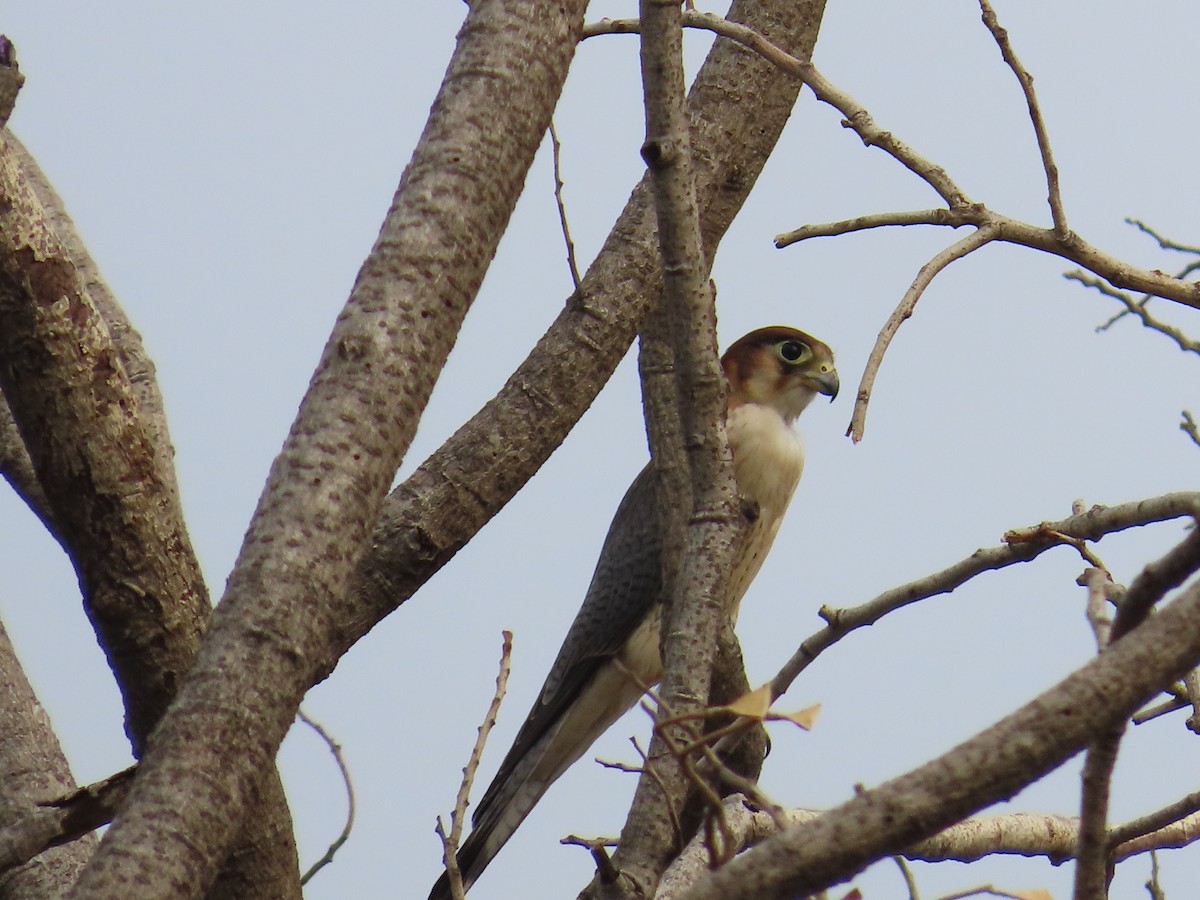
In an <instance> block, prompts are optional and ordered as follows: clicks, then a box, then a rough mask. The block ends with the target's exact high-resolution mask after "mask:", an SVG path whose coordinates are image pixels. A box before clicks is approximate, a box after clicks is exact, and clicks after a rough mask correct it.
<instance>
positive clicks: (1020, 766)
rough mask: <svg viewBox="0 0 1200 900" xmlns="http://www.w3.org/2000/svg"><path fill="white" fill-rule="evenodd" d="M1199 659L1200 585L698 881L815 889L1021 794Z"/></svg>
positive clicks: (698, 894) (757, 892)
mask: <svg viewBox="0 0 1200 900" xmlns="http://www.w3.org/2000/svg"><path fill="white" fill-rule="evenodd" d="M1197 659H1200V585H1192V586H1191V587H1189V588H1187V589H1185V590H1184V591H1183V592H1182V593H1181V594H1180V595H1179V596H1178V597H1177V598H1176V599H1175V600H1174V601H1173V602H1172V603H1171V604H1170V605H1169V606H1167V607H1166V608H1164V609H1162V610H1161V611H1160V612H1159V614H1158V615H1156V616H1154V617H1152V618H1151V619H1149V620H1148V621H1147V622H1145V623H1144V624H1143V625H1142V626H1140V627H1139V628H1138V629H1137V630H1136V631H1134V632H1132V633H1130V634H1129V635H1127V636H1126V637H1125V638H1124V639H1122V640H1120V641H1117V642H1116V643H1114V644H1113V645H1112V646H1111V647H1110V648H1109V650H1107V651H1106V652H1105V653H1104V654H1102V655H1100V656H1099V657H1097V658H1096V659H1094V660H1092V661H1091V662H1090V663H1088V664H1087V665H1085V666H1084V667H1083V668H1081V669H1079V670H1078V671H1076V672H1074V673H1073V674H1071V675H1070V676H1068V677H1067V678H1066V679H1064V680H1063V681H1062V682H1060V683H1059V684H1057V685H1055V686H1054V687H1053V688H1051V689H1049V690H1047V691H1045V692H1044V693H1042V694H1041V695H1040V696H1039V697H1037V698H1036V699H1035V700H1034V701H1033V702H1032V703H1030V704H1028V705H1026V706H1024V707H1022V708H1021V709H1019V710H1017V711H1016V712H1015V713H1012V714H1011V715H1009V716H1007V717H1005V718H1004V719H1002V720H1001V721H1000V722H998V723H996V724H995V725H993V726H992V727H991V728H989V729H987V730H986V731H984V732H982V733H980V734H979V735H976V736H975V737H973V738H970V739H969V740H967V741H966V742H964V743H962V744H960V745H959V746H958V747H956V748H954V749H953V750H951V751H949V752H948V753H946V754H944V755H943V756H941V757H939V758H938V759H935V760H933V761H932V762H929V763H927V764H925V765H923V766H921V767H920V768H918V769H916V770H914V771H912V772H909V773H908V774H906V775H902V776H900V777H899V778H896V779H894V780H892V781H889V782H887V783H886V784H884V785H881V786H880V787H878V788H875V789H873V790H868V791H864V792H862V793H860V794H859V795H857V796H856V797H854V798H853V799H851V800H849V801H848V802H846V803H845V804H843V805H842V806H840V807H838V808H837V809H835V810H832V811H830V812H828V813H826V814H824V815H822V816H821V817H820V818H818V819H816V820H815V821H813V822H811V823H808V824H806V825H802V826H798V827H794V828H790V829H788V830H787V831H785V832H782V833H780V834H778V835H776V836H774V837H772V838H770V839H768V840H767V841H765V842H764V843H762V844H761V845H759V846H758V847H756V848H754V849H753V850H750V851H748V852H746V853H743V854H742V855H741V856H739V857H737V858H736V859H734V860H733V861H731V862H730V863H729V864H728V865H726V866H725V867H724V868H722V869H720V870H719V871H717V872H714V873H712V874H711V875H709V876H708V877H706V878H704V879H703V880H702V881H701V882H700V883H698V884H697V885H696V886H695V888H693V889H692V890H691V891H689V892H688V893H687V895H686V896H687V897H689V898H690V900H708V898H712V900H716V898H723V900H739V898H752V897H754V898H756V897H769V896H781V895H788V896H792V895H803V894H809V893H814V892H816V891H818V890H821V889H823V888H824V887H826V886H828V885H830V884H832V883H834V882H836V881H840V880H843V879H845V878H848V877H851V876H852V875H853V874H855V873H856V872H858V871H860V870H861V869H862V868H863V867H864V866H866V865H868V864H869V863H870V862H872V861H873V860H876V859H879V858H881V857H883V856H886V855H889V854H893V853H895V852H897V851H898V850H900V849H901V848H903V847H906V846H909V845H911V844H912V843H914V842H915V841H918V840H921V839H923V838H926V837H929V836H931V835H933V834H935V833H937V832H938V831H940V830H941V829H943V828H946V827H948V826H949V825H951V824H953V823H954V822H956V821H958V820H959V819H961V818H963V817H964V816H966V815H969V814H971V813H972V812H974V811H975V810H978V809H981V808H983V807H985V806H987V805H989V804H991V803H994V802H996V801H998V800H1001V799H1005V798H1008V797H1011V796H1012V794H1013V793H1015V792H1016V791H1018V790H1019V789H1020V788H1021V787H1023V786H1024V785H1026V784H1029V783H1030V782H1032V781H1035V780H1036V779H1038V778H1039V777H1041V776H1042V775H1044V774H1045V773H1046V772H1049V771H1050V770H1052V769H1054V768H1056V767H1057V766H1059V765H1061V764H1062V763H1063V762H1065V761H1066V760H1067V759H1069V758H1070V757H1071V756H1073V755H1074V754H1075V753H1077V752H1078V751H1079V750H1080V749H1082V748H1083V747H1084V746H1085V745H1086V744H1087V743H1088V741H1089V740H1091V739H1092V737H1093V736H1094V735H1096V734H1098V733H1101V732H1102V731H1103V730H1105V729H1107V728H1111V727H1112V726H1113V725H1114V724H1116V723H1118V722H1122V721H1124V720H1125V719H1127V718H1128V716H1129V715H1130V714H1131V713H1132V712H1133V711H1134V710H1135V709H1137V708H1138V707H1139V706H1140V705H1141V704H1142V703H1144V702H1145V701H1146V699H1147V698H1148V697H1150V696H1152V695H1153V694H1154V693H1155V692H1156V691H1158V690H1159V689H1160V688H1161V687H1162V686H1163V685H1165V684H1169V683H1170V682H1172V681H1173V680H1174V679H1176V678H1178V677H1180V676H1181V675H1182V674H1183V672H1185V671H1186V670H1187V669H1189V668H1190V667H1192V666H1193V665H1195V663H1196V660H1197Z"/></svg>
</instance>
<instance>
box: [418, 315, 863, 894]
mask: <svg viewBox="0 0 1200 900" xmlns="http://www.w3.org/2000/svg"><path fill="white" fill-rule="evenodd" d="M721 368H722V371H723V372H724V373H725V380H726V383H727V387H728V391H727V396H728V409H727V413H726V422H725V427H726V433H727V436H728V440H729V448H730V450H731V451H732V453H733V468H734V476H735V478H736V480H737V486H738V492H739V494H741V496H742V499H743V500H744V501H745V502H746V503H748V504H750V505H751V507H752V508H756V509H757V512H758V515H757V518H755V520H754V522H753V523H752V524H751V525H750V527H749V528H748V530H747V533H746V535H745V537H744V539H743V541H742V545H741V547H740V549H739V551H738V553H737V556H736V557H735V561H734V566H733V570H732V572H731V573H730V578H729V586H728V592H727V596H726V610H727V613H728V615H729V618H730V620H731V621H734V620H736V618H737V612H738V607H739V606H740V604H741V600H742V596H743V595H744V594H745V593H746V589H747V588H748V587H749V586H750V582H751V581H753V580H754V576H755V575H757V574H758V570H759V568H760V567H761V566H762V563H763V560H764V559H765V558H766V555H767V552H768V551H769V550H770V549H771V544H772V542H773V541H774V540H775V535H776V533H778V531H779V525H780V523H781V522H782V521H783V514H784V512H785V511H786V510H787V506H788V503H789V502H790V501H791V499H792V494H793V492H794V491H795V490H796V485H797V484H798V483H799V481H800V473H801V471H802V470H803V468H804V447H803V444H802V443H801V441H800V435H799V434H797V433H796V431H795V429H794V428H793V424H794V422H795V421H796V418H797V417H798V416H799V415H800V413H802V412H803V411H804V409H805V407H807V406H808V404H809V403H811V402H812V400H813V399H814V398H815V397H816V396H817V395H818V394H823V395H825V396H827V397H829V398H830V400H831V401H832V399H833V398H834V397H836V396H837V393H838V386H839V385H838V375H837V369H836V368H835V367H834V362H833V351H832V350H830V349H829V347H828V346H826V345H825V344H823V343H821V341H819V340H817V339H816V338H813V337H810V336H809V335H807V334H805V333H804V332H803V331H798V330H796V329H795V328H789V327H787V326H782V325H775V326H771V327H768V328H760V329H758V330H757V331H752V332H750V333H749V334H747V335H746V336H745V337H743V338H741V339H739V340H738V341H736V342H734V344H733V345H732V346H731V347H730V348H729V349H728V350H727V351H726V352H725V355H724V356H723V357H722V358H721ZM659 522H660V517H659V514H658V506H657V501H656V499H655V476H654V470H653V467H652V466H650V465H647V466H646V468H644V469H643V470H642V472H641V474H639V475H638V476H637V478H635V479H634V481H633V484H632V485H630V487H629V490H628V491H627V492H626V494H625V497H624V499H623V500H622V501H621V504H620V506H618V507H617V512H616V515H615V516H614V517H613V521H612V524H611V525H610V526H609V529H608V536H607V537H606V538H605V539H604V546H603V548H602V549H601V551H600V560H599V562H598V563H597V564H596V571H595V574H593V575H592V581H591V585H590V586H589V587H588V591H587V595H586V596H585V597H584V601H583V606H582V607H581V608H580V610H579V613H578V614H577V615H576V616H575V621H574V622H573V623H572V624H571V628H570V630H569V631H568V632H567V637H566V639H565V640H564V641H563V645H562V648H561V649H560V650H559V651H558V657H557V659H555V661H554V665H553V666H552V667H551V669H550V674H549V675H548V676H547V677H546V683H545V684H544V685H542V691H541V693H540V694H539V695H538V698H537V701H536V702H535V703H534V704H533V709H531V710H530V712H529V716H528V717H527V718H526V719H525V723H524V724H523V725H522V726H521V730H520V732H519V733H518V734H517V737H516V740H515V741H514V742H513V745H512V748H511V749H510V750H509V751H508V755H507V756H506V757H505V758H504V762H503V763H502V764H501V765H500V770H499V771H498V772H497V773H496V777H495V778H494V779H493V780H492V783H491V785H490V786H489V787H488V789H487V791H486V793H484V795H483V799H482V800H480V801H479V806H478V808H477V809H476V810H475V814H474V816H473V817H472V825H473V828H472V831H471V834H470V836H469V837H468V838H467V840H466V841H465V842H464V843H463V845H462V848H461V849H460V850H459V852H458V865H459V869H460V871H461V872H462V878H463V886H464V887H465V888H470V887H471V885H472V884H474V883H475V881H476V879H478V878H479V876H480V874H481V873H482V872H483V870H484V869H485V868H486V867H487V865H488V863H490V862H491V861H492V859H493V858H494V857H495V855H496V853H497V852H499V850H500V848H501V847H503V846H504V844H505V842H506V841H508V839H509V838H510V837H511V836H512V834H513V832H515V831H516V829H517V826H518V825H520V824H521V822H522V821H524V819H525V817H526V816H527V815H529V812H530V810H532V809H533V807H534V805H535V804H536V803H537V802H538V800H540V799H541V797H542V795H543V794H544V793H545V792H546V790H547V789H548V788H549V787H550V785H551V784H553V783H554V782H555V781H556V780H557V779H558V777H559V776H560V775H562V774H563V772H565V771H566V770H567V769H568V768H569V767H570V766H571V764H572V763H574V762H575V761H576V760H577V759H579V758H580V757H581V756H582V755H583V754H584V753H585V752H587V749H588V748H589V747H590V746H591V745H592V743H593V742H594V741H595V740H596V738H598V737H599V736H600V735H601V734H602V733H603V732H604V731H605V730H606V729H607V728H608V727H609V726H610V725H611V724H612V723H613V722H615V721H616V720H617V719H619V718H620V717H621V716H622V715H624V713H625V712H626V711H627V710H629V709H630V708H631V707H632V706H633V705H634V704H635V703H637V701H638V700H639V698H640V697H641V695H642V685H653V684H657V683H658V682H659V681H660V680H661V678H662V674H663V672H662V659H661V657H660V654H659V631H660V621H661V618H662V597H661V587H662V569H661V566H662V562H661V544H662V535H661V529H660V524H659ZM449 897H450V884H449V878H448V876H447V875H446V874H445V873H443V875H442V877H441V878H440V879H439V880H438V882H437V884H436V885H434V888H433V891H432V893H431V894H430V900H448V898H449Z"/></svg>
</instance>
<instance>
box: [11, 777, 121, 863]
mask: <svg viewBox="0 0 1200 900" xmlns="http://www.w3.org/2000/svg"><path fill="white" fill-rule="evenodd" d="M136 771H137V767H136V766H130V767H129V768H128V769H123V770H122V771H120V772H117V773H116V774H115V775H110V776H109V777H108V778H105V779H104V780H103V781H98V782H96V783H95V784H89V785H88V786H87V787H83V788H80V789H79V790H77V791H72V792H71V793H69V794H67V795H66V796H64V797H61V798H59V799H57V800H53V801H50V802H47V803H40V804H38V805H37V806H35V807H33V808H32V809H30V810H28V811H27V812H26V813H24V814H23V815H20V816H17V817H14V818H13V819H12V820H10V821H7V822H5V823H4V826H3V828H0V872H7V871H9V870H10V869H12V868H15V867H16V866H20V865H23V864H24V863H26V862H28V861H29V860H31V859H33V858H34V857H35V856H37V855H38V854H40V853H42V852H43V851H45V850H46V849H47V848H49V847H57V846H59V845H60V844H65V843H67V842H69V841H73V840H75V839H77V838H80V837H82V836H83V835H85V834H89V833H91V832H92V831H95V830H96V829H97V828H99V827H100V826H102V825H107V824H108V823H109V822H111V821H112V817H113V816H114V815H116V812H117V810H118V809H120V808H121V805H122V804H123V803H124V802H125V798H126V797H127V796H129V786H130V785H131V784H132V783H133V775H134V773H135V772H136Z"/></svg>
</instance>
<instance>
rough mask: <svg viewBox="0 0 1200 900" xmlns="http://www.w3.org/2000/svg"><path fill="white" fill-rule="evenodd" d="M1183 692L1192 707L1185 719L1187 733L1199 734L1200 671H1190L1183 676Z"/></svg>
mask: <svg viewBox="0 0 1200 900" xmlns="http://www.w3.org/2000/svg"><path fill="white" fill-rule="evenodd" d="M1183 686H1184V690H1185V691H1186V692H1187V696H1188V700H1189V701H1190V702H1191V705H1192V714H1191V715H1190V716H1188V717H1187V723H1186V724H1187V727H1188V731H1191V732H1192V733H1193V734H1200V670H1197V669H1192V671H1190V672H1188V673H1187V674H1186V675H1184V676H1183Z"/></svg>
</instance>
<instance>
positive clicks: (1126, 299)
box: [1063, 269, 1200, 354]
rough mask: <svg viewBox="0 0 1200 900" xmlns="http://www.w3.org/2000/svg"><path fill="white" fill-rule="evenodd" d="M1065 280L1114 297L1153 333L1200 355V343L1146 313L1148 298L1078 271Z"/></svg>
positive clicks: (1102, 327)
mask: <svg viewBox="0 0 1200 900" xmlns="http://www.w3.org/2000/svg"><path fill="white" fill-rule="evenodd" d="M1063 278H1066V279H1068V280H1069V281H1078V282H1079V283H1080V284H1082V285H1084V286H1085V287H1090V288H1095V289H1096V290H1098V291H1099V292H1100V293H1102V294H1103V295H1104V296H1106V297H1112V298H1113V299H1114V300H1117V301H1119V302H1120V303H1121V305H1122V306H1124V307H1125V313H1127V314H1131V315H1134V316H1137V317H1138V319H1139V320H1141V323H1142V325H1143V326H1144V327H1146V328H1149V329H1150V330H1152V331H1157V332H1159V333H1160V334H1165V335H1166V336H1167V337H1169V338H1170V339H1171V340H1173V341H1174V342H1175V343H1176V344H1177V345H1178V347H1179V349H1180V350H1182V351H1184V352H1185V353H1197V354H1200V341H1195V340H1192V339H1191V338H1189V337H1188V336H1187V335H1185V334H1184V333H1183V332H1182V331H1180V330H1179V329H1178V328H1176V327H1175V326H1173V325H1168V324H1167V323H1166V322H1163V321H1162V320H1161V319H1157V318H1155V317H1154V316H1152V315H1150V313H1149V312H1147V311H1146V303H1145V301H1146V299H1148V298H1147V297H1143V298H1142V300H1141V301H1137V300H1134V299H1133V298H1132V297H1130V296H1129V295H1128V294H1127V293H1125V292H1124V291H1118V290H1117V289H1115V288H1113V287H1110V286H1109V285H1108V284H1107V283H1105V282H1104V281H1102V280H1101V279H1099V278H1095V277H1093V276H1091V275H1088V274H1086V273H1084V272H1081V271H1079V270H1078V269H1076V270H1075V271H1073V272H1064V273H1063ZM1114 321H1116V320H1115V319H1110V320H1109V321H1108V322H1107V323H1105V324H1104V325H1101V326H1100V327H1098V328H1097V329H1096V330H1097V331H1103V330H1104V329H1105V328H1107V327H1108V325H1110V324H1111V323H1112V322H1114Z"/></svg>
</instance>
